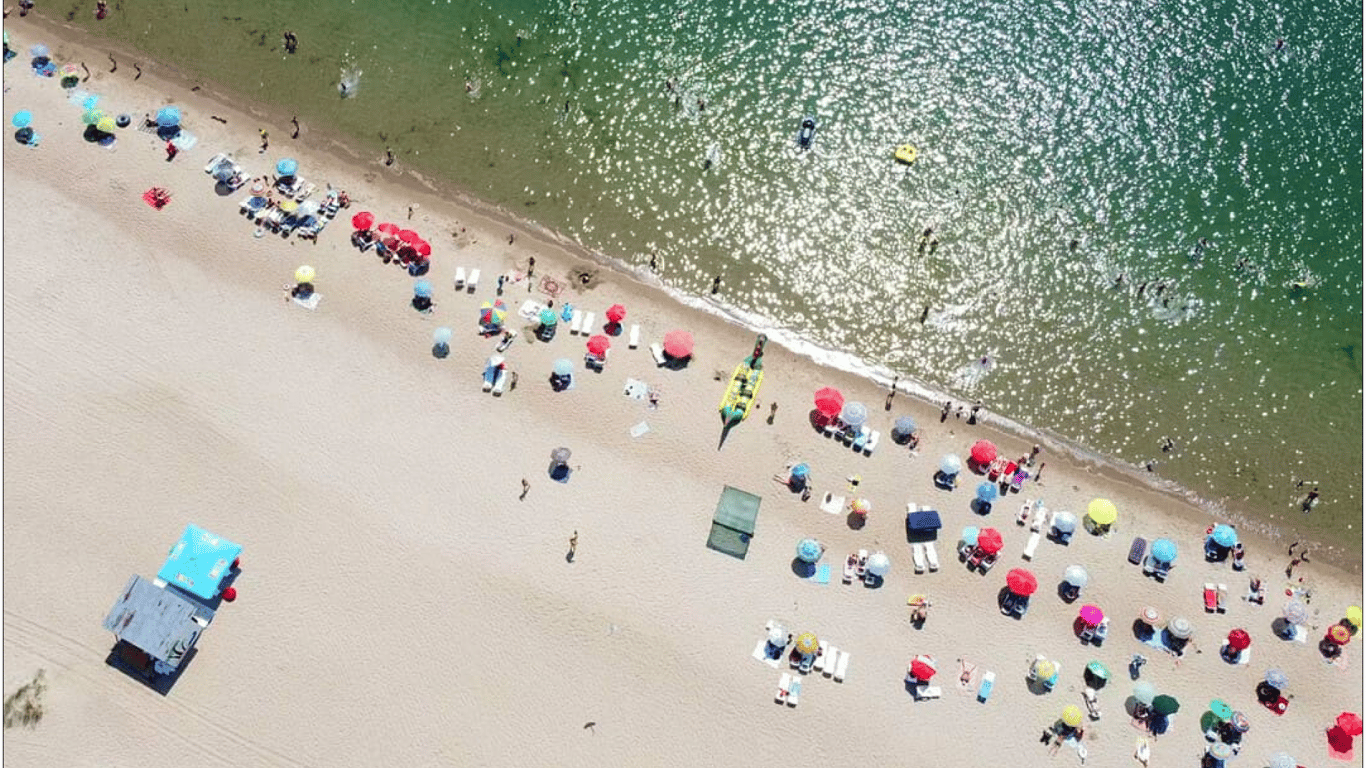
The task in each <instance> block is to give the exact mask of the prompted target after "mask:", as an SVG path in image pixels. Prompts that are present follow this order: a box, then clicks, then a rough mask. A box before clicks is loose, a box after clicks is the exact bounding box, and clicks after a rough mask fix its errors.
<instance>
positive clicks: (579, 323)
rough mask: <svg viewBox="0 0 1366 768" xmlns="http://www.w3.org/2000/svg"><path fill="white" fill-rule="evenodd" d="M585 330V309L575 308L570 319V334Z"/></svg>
mask: <svg viewBox="0 0 1366 768" xmlns="http://www.w3.org/2000/svg"><path fill="white" fill-rule="evenodd" d="M582 330H583V310H581V309H576V310H574V315H573V317H571V318H570V320H569V335H571V336H573V335H575V334H577V333H578V332H579V331H582Z"/></svg>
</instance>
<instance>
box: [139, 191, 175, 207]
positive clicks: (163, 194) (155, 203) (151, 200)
mask: <svg viewBox="0 0 1366 768" xmlns="http://www.w3.org/2000/svg"><path fill="white" fill-rule="evenodd" d="M142 200H143V202H145V203H147V204H148V205H150V206H152V207H153V208H155V209H157V210H158V211H159V210H161V209H162V208H165V207H166V205H167V204H168V203H170V202H171V193H170V192H167V191H166V190H164V189H162V188H161V187H152V188H151V189H149V190H147V191H146V192H143V193H142Z"/></svg>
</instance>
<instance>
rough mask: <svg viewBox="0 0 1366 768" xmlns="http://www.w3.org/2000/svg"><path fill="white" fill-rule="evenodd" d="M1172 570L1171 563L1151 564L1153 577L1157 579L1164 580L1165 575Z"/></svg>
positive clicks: (1165, 578)
mask: <svg viewBox="0 0 1366 768" xmlns="http://www.w3.org/2000/svg"><path fill="white" fill-rule="evenodd" d="M1171 572H1172V564H1171V563H1156V564H1154V565H1153V578H1154V579H1157V580H1158V581H1166V580H1167V576H1168V575H1170V574H1171Z"/></svg>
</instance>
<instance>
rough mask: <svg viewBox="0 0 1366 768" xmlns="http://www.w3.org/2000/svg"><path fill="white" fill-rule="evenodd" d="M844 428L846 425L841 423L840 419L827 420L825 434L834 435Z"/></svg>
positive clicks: (827, 435)
mask: <svg viewBox="0 0 1366 768" xmlns="http://www.w3.org/2000/svg"><path fill="white" fill-rule="evenodd" d="M843 428H844V427H843V425H842V424H840V420H839V419H831V420H830V421H827V422H826V423H825V436H826V437H834V436H835V434H836V433H837V432H839V431H840V430H841V429H843Z"/></svg>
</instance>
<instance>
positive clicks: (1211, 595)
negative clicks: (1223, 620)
mask: <svg viewBox="0 0 1366 768" xmlns="http://www.w3.org/2000/svg"><path fill="white" fill-rule="evenodd" d="M1218 607H1219V592H1218V591H1216V590H1215V588H1214V584H1213V583H1211V582H1208V581H1207V582H1205V613H1214V611H1215V609H1217V608H1218Z"/></svg>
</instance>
